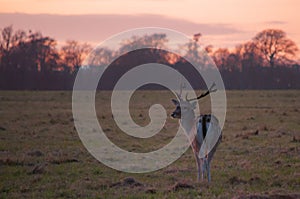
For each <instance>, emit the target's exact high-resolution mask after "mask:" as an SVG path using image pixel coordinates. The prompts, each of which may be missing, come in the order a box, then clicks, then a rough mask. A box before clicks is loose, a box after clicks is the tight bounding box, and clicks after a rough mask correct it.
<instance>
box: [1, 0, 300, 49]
mask: <svg viewBox="0 0 300 199" xmlns="http://www.w3.org/2000/svg"><path fill="white" fill-rule="evenodd" d="M10 24H12V25H13V26H14V28H15V29H18V28H22V29H26V30H28V29H31V30H39V31H41V32H42V33H44V35H49V36H52V37H54V38H55V39H57V40H59V41H65V40H67V39H75V40H79V41H86V42H90V43H99V42H101V41H103V40H104V39H106V38H108V37H109V36H111V35H113V34H116V33H119V32H120V31H124V30H127V29H130V28H139V27H144V26H158V27H165V28H171V29H175V30H177V31H180V32H183V33H185V34H187V35H192V34H194V33H198V32H201V33H202V34H203V40H202V42H203V43H204V44H212V45H214V46H216V47H233V46H235V45H236V44H238V43H241V42H244V41H247V40H250V39H251V38H252V37H253V36H254V35H255V34H256V33H257V32H259V31H261V30H263V29H266V28H280V29H283V30H284V31H286V32H287V33H288V37H290V38H291V39H293V40H294V41H295V42H296V43H297V44H298V46H300V1H298V0H263V1H262V0H251V1H242V0H185V1H183V0H64V1H61V0H0V28H3V27H4V26H7V25H10Z"/></svg>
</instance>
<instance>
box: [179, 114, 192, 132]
mask: <svg viewBox="0 0 300 199" xmlns="http://www.w3.org/2000/svg"><path fill="white" fill-rule="evenodd" d="M180 124H181V126H182V128H183V129H184V131H185V132H186V134H187V135H191V133H192V129H193V127H194V125H195V113H194V112H192V113H190V114H184V115H182V117H181V119H180Z"/></svg>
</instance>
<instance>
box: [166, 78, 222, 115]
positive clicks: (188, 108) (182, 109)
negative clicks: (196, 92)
mask: <svg viewBox="0 0 300 199" xmlns="http://www.w3.org/2000/svg"><path fill="white" fill-rule="evenodd" d="M215 85H216V84H215V83H213V84H212V85H211V87H210V88H209V89H208V90H207V91H206V92H204V93H202V94H201V95H200V96H198V97H196V98H193V99H188V98H187V96H186V98H185V100H184V99H182V97H181V95H182V86H181V88H180V93H179V94H178V93H176V95H177V97H178V99H179V101H178V100H176V99H172V102H173V103H174V105H175V106H176V109H175V110H174V111H173V113H172V114H171V117H172V118H177V119H181V117H182V116H194V115H195V113H194V109H195V108H196V105H197V101H196V100H198V99H201V98H203V97H205V96H206V95H208V94H210V93H212V92H215V91H217V89H213V88H214V87H215ZM193 101H194V102H193Z"/></svg>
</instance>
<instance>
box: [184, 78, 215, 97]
mask: <svg viewBox="0 0 300 199" xmlns="http://www.w3.org/2000/svg"><path fill="white" fill-rule="evenodd" d="M215 86H216V83H215V82H214V83H213V84H212V85H211V86H210V88H209V89H208V90H207V91H206V92H204V93H202V94H201V95H200V96H198V97H196V98H192V99H187V97H186V101H188V102H190V101H193V100H198V99H200V98H203V97H205V96H206V95H208V94H210V93H213V92H216V91H217V89H213V88H214V87H215Z"/></svg>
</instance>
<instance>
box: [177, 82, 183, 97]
mask: <svg viewBox="0 0 300 199" xmlns="http://www.w3.org/2000/svg"><path fill="white" fill-rule="evenodd" d="M183 87H184V85H183V83H182V79H181V80H180V91H179V93H177V92H175V93H176V95H177V97H178V98H179V99H182V98H181V95H182V88H183Z"/></svg>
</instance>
